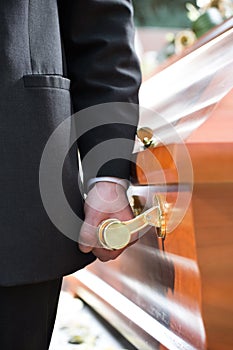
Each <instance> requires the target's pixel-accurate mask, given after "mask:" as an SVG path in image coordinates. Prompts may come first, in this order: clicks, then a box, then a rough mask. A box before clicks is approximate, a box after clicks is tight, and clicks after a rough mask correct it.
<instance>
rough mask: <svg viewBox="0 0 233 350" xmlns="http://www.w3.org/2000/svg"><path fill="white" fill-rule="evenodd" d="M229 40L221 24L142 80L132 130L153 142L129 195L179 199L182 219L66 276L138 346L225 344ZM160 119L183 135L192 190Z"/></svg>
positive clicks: (232, 184) (232, 53)
mask: <svg viewBox="0 0 233 350" xmlns="http://www.w3.org/2000/svg"><path fill="white" fill-rule="evenodd" d="M232 43H233V29H229V30H227V31H226V32H225V33H223V34H221V35H219V36H218V37H217V38H215V39H213V40H211V41H210V42H208V43H207V44H205V45H203V46H202V47H201V48H199V49H197V50H194V51H193V52H191V53H190V54H189V55H187V56H186V57H184V58H182V59H180V60H179V61H177V62H176V63H174V64H172V65H171V66H170V67H168V68H166V69H165V70H163V71H162V72H160V73H158V74H156V75H155V76H154V77H153V78H152V79H151V80H149V81H148V82H145V83H144V84H143V86H142V90H141V95H140V96H141V104H142V106H143V107H146V109H145V108H144V109H143V113H142V115H141V119H140V127H142V126H147V127H150V128H151V129H152V130H153V131H154V136H155V138H157V140H158V146H157V147H155V148H153V149H149V150H146V151H141V152H139V153H137V155H136V157H137V163H138V164H140V166H138V167H137V168H136V169H134V171H133V172H132V175H133V177H134V186H131V189H130V194H131V195H133V196H137V197H135V198H137V205H138V203H139V205H140V203H141V204H142V207H143V206H144V205H145V202H147V203H149V201H147V198H148V196H149V197H153V195H154V194H155V193H156V194H158V193H162V194H166V200H167V201H168V202H170V203H174V202H175V201H176V199H177V196H178V195H180V196H181V197H182V196H183V197H182V198H184V199H188V200H186V208H185V209H186V210H185V211H184V210H183V212H182V213H181V216H177V217H179V218H181V217H182V220H181V221H180V220H179V222H177V225H174V228H173V231H172V232H171V233H170V234H168V235H167V237H166V239H165V241H164V242H162V241H161V240H160V239H159V238H157V236H156V232H155V231H156V230H155V229H154V228H151V229H150V230H149V232H148V233H146V234H145V235H144V236H143V237H141V238H140V240H139V241H138V242H137V243H136V244H135V245H133V246H131V247H130V248H129V249H127V250H126V251H125V252H124V253H123V254H122V256H121V257H120V258H119V259H117V260H116V261H113V262H109V263H104V264H103V263H101V262H95V263H94V264H92V266H90V267H88V269H87V270H86V272H85V271H80V272H78V273H76V274H75V278H76V282H77V286H75V288H77V292H78V294H79V295H80V296H81V297H82V298H84V299H85V300H86V301H87V302H88V303H89V304H90V305H92V306H93V307H94V308H95V309H96V310H97V311H98V312H99V313H100V314H101V315H102V316H104V317H105V318H106V319H107V320H108V321H109V322H111V323H112V324H113V325H114V326H115V327H116V328H117V329H118V330H119V331H120V332H121V333H122V334H123V335H124V336H125V337H126V338H127V339H129V340H130V341H131V342H132V344H134V345H135V346H136V348H138V349H142V350H143V349H146V350H147V349H148V350H152V349H153V350H154V349H162V348H164V347H165V348H168V349H198V350H201V349H206V348H207V346H208V349H211V350H220V349H221V350H228V349H229V350H230V349H232V348H233V336H232V329H233V298H232V295H233V277H232V276H233V258H232V257H233V238H232V237H233V236H232V229H233V219H232V196H233V175H232V174H233V147H232V146H233V135H232V130H233V119H232V115H231V114H232V108H233V102H232V101H233V92H232V90H231V89H232V87H233V44H232ZM224 96H225V97H224ZM216 105H217V107H216V108H215V109H214V110H213V107H214V106H216ZM148 108H150V110H149V111H148V110H147V109H148ZM151 109H152V110H153V111H155V110H156V111H157V112H158V113H159V115H162V118H161V119H160V120H159V121H158V122H157V121H156V115H158V114H157V113H155V112H152V111H151ZM165 121H166V122H168V121H169V122H170V123H171V125H172V127H174V128H175V130H176V131H177V133H178V135H179V137H180V138H181V139H184V140H185V145H186V147H187V149H188V151H189V154H190V157H191V160H192V166H193V173H194V187H193V188H192V185H193V184H192V181H190V176H187V177H186V173H185V171H184V174H183V176H182V177H181V178H180V177H179V174H178V173H179V171H177V166H176V165H177V164H179V166H181V167H182V169H183V168H185V162H183V160H182V154H183V153H182V152H180V149H181V148H182V147H183V145H182V142H176V141H177V140H176V139H173V134H172V133H171V134H169V135H167V134H166V123H165ZM204 122H205V123H204ZM163 123H164V124H163ZM139 147H141V145H140V143H139V142H138V145H137V150H139ZM168 150H169V151H168ZM149 154H153V157H154V158H152V159H154V162H153V160H152V161H151V158H149V157H150V156H148V155H149ZM149 159H150V160H149ZM148 160H149V161H148ZM182 162H183V163H182ZM161 169H163V176H161V177H159V175H158V174H159V172H161ZM189 175H190V174H189ZM192 190H193V191H192ZM191 193H192V199H191V201H189V199H190V195H191ZM145 209H146V208H145ZM179 210H181V211H182V208H181V207H180V208H179ZM179 210H178V211H179ZM175 215H176V214H174V217H176V216H175Z"/></svg>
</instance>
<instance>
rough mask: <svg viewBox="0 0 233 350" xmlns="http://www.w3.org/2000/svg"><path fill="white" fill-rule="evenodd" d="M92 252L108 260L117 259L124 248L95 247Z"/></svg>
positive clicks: (103, 259)
mask: <svg viewBox="0 0 233 350" xmlns="http://www.w3.org/2000/svg"><path fill="white" fill-rule="evenodd" d="M92 252H93V254H94V255H95V256H96V257H97V258H98V259H99V260H101V261H103V262H106V261H109V260H114V259H116V258H117V257H118V256H119V255H120V254H121V253H122V252H123V249H120V250H108V249H104V248H94V249H93V251H92Z"/></svg>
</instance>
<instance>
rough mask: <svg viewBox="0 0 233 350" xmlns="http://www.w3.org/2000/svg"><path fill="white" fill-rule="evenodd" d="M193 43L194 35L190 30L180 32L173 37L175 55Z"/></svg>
mask: <svg viewBox="0 0 233 350" xmlns="http://www.w3.org/2000/svg"><path fill="white" fill-rule="evenodd" d="M195 41H196V35H195V33H194V32H193V31H192V30H190V29H186V30H182V31H181V32H179V33H177V34H176V37H175V42H174V45H175V53H180V52H181V51H183V49H185V48H186V47H188V46H191V45H193V44H194V42H195Z"/></svg>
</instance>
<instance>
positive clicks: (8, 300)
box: [0, 278, 62, 350]
mask: <svg viewBox="0 0 233 350" xmlns="http://www.w3.org/2000/svg"><path fill="white" fill-rule="evenodd" d="M61 283H62V279H61V278H60V279H57V280H53V281H48V282H43V283H37V284H30V285H24V286H15V287H0V349H1V350H16V349H17V350H47V349H48V348H49V343H50V340H51V335H52V332H53V326H54V322H55V318H56V312H57V304H58V300H59V294H60V290H61Z"/></svg>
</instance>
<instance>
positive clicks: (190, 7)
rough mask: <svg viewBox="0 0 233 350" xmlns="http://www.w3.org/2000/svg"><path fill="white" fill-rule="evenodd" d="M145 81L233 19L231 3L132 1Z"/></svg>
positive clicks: (218, 0)
mask: <svg viewBox="0 0 233 350" xmlns="http://www.w3.org/2000/svg"><path fill="white" fill-rule="evenodd" d="M133 5H134V17H135V24H136V26H137V35H136V47H137V51H138V55H139V57H140V60H141V66H142V72H143V77H144V79H146V78H147V77H149V76H150V75H152V74H153V71H154V69H155V68H156V67H157V66H158V65H160V64H161V63H163V62H164V61H166V59H167V58H169V57H170V56H172V55H174V54H180V53H181V52H182V50H184V49H185V48H187V47H188V46H191V45H192V44H193V43H194V42H195V41H196V40H197V39H198V38H200V37H201V36H203V35H204V34H205V33H207V32H208V31H209V30H210V29H212V28H213V27H215V26H217V25H219V24H221V23H222V22H223V21H224V20H225V19H227V18H229V17H231V16H232V15H233V1H232V0H197V1H195V0H191V1H186V0H175V1H174V0H143V1H142V0H133Z"/></svg>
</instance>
